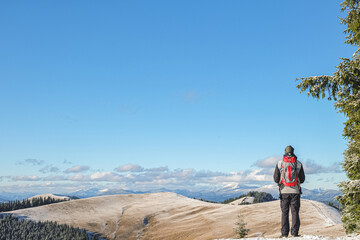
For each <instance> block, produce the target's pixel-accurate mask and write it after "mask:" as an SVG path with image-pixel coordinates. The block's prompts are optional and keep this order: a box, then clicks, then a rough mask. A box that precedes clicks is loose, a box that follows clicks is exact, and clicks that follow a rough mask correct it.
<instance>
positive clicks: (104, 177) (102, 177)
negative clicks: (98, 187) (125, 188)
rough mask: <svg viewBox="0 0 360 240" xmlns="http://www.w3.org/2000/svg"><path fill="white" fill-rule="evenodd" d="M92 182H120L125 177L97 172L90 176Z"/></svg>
mask: <svg viewBox="0 0 360 240" xmlns="http://www.w3.org/2000/svg"><path fill="white" fill-rule="evenodd" d="M90 179H91V180H92V181H108V182H119V181H121V180H123V177H122V176H120V175H118V174H116V173H113V172H96V173H94V174H92V175H91V176H90Z"/></svg>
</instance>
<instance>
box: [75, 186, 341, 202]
mask: <svg viewBox="0 0 360 240" xmlns="http://www.w3.org/2000/svg"><path fill="white" fill-rule="evenodd" d="M250 191H258V192H266V193H270V194H271V195H273V197H274V198H279V190H278V188H277V187H276V186H274V185H266V186H262V187H249V186H243V185H241V186H240V185H236V186H227V187H224V188H221V189H219V190H216V191H197V192H193V191H190V190H186V189H175V190H171V189H166V188H161V189H156V190H151V191H130V190H124V189H98V188H91V189H88V190H81V191H76V192H72V193H70V194H69V195H71V196H77V197H80V198H88V197H95V196H103V195H116V194H139V193H156V192H175V193H177V194H180V195H183V196H186V197H189V198H196V199H199V198H201V199H204V200H209V201H214V202H222V201H224V200H226V199H229V198H235V197H238V196H240V195H242V194H246V193H248V192H250ZM339 195H341V192H340V191H338V190H332V189H313V190H310V189H306V188H303V194H302V198H304V199H310V200H315V201H319V202H324V203H328V202H333V203H336V200H335V199H334V198H335V197H336V196H339Z"/></svg>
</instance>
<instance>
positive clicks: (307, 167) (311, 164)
mask: <svg viewBox="0 0 360 240" xmlns="http://www.w3.org/2000/svg"><path fill="white" fill-rule="evenodd" d="M304 171H305V174H319V173H340V172H342V171H341V169H340V164H339V163H333V164H332V165H330V166H322V165H320V164H318V163H316V162H315V161H312V160H308V161H306V162H305V163H304Z"/></svg>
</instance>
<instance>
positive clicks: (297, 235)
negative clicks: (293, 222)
mask: <svg viewBox="0 0 360 240" xmlns="http://www.w3.org/2000/svg"><path fill="white" fill-rule="evenodd" d="M292 237H301V236H300V235H299V234H294V235H292Z"/></svg>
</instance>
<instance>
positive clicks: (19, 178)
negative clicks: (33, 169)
mask: <svg viewBox="0 0 360 240" xmlns="http://www.w3.org/2000/svg"><path fill="white" fill-rule="evenodd" d="M11 180H13V181H39V180H40V178H39V177H38V176H13V177H11Z"/></svg>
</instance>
